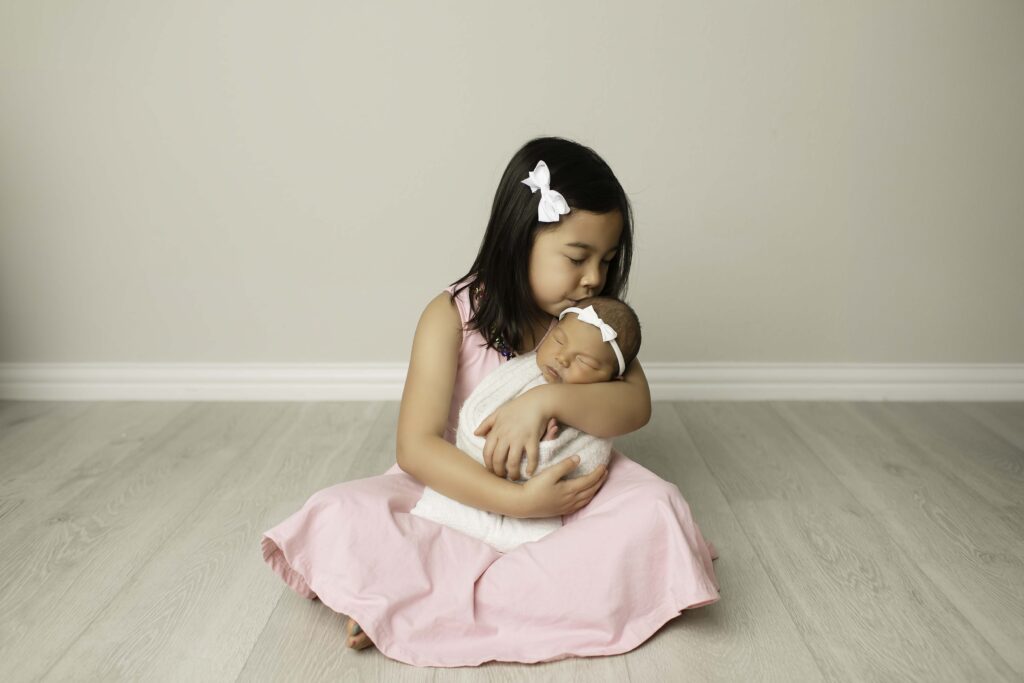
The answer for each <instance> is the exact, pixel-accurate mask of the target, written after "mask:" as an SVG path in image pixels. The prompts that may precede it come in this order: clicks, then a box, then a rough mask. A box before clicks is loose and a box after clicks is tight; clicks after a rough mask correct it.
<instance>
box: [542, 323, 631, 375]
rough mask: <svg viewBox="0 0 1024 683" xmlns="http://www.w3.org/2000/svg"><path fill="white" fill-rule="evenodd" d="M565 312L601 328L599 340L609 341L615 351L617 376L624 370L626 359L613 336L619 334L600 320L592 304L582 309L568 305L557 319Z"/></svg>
mask: <svg viewBox="0 0 1024 683" xmlns="http://www.w3.org/2000/svg"><path fill="white" fill-rule="evenodd" d="M566 313H575V314H576V317H577V318H578V319H579V321H580V322H584V323H589V324H591V325H593V326H594V327H596V328H597V329H599V330H601V341H606V342H609V343H610V344H611V345H612V351H614V352H615V358H617V359H618V361H619V376H621V375H622V373H624V372H625V371H626V361H625V359H623V357H622V349H620V348H619V343H618V342H617V341H615V338H616V337H617V336H619V333H618V332H616V331H615V330H614V329H612V326H611V325H609V324H608V323H606V322H605V321H603V320H601V318H600V316H598V315H597V311H595V310H594V307H593V306H587V307H586V308H583V309H580V308H576V307H575V306H570V307H569V308H567V309H565V310H564V311H562V312H561V313H559V314H558V319H559V320H561V319H562V318H564V317H565V314H566Z"/></svg>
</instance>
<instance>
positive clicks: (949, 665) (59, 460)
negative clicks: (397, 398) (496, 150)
mask: <svg viewBox="0 0 1024 683" xmlns="http://www.w3.org/2000/svg"><path fill="white" fill-rule="evenodd" d="M397 417H398V403H397V402H378V403H355V402H352V403H344V402H338V403H291V402H289V403H250V402H238V403H178V402H167V403H147V402H96V403H74V402H68V403H46V402H31V401H30V402H0V547H2V549H3V553H2V555H0V680H2V681H30V680H47V681H49V680H60V681H66V680H76V681H78V680H89V681H92V680H95V681H114V680H132V681H234V680H258V681H264V680H271V681H278V680H281V681H284V680H287V681H314V680H331V681H337V680H367V681H373V680H402V681H406V680H408V681H419V680H442V681H443V680H456V679H461V680H505V679H509V678H515V677H519V676H521V675H522V674H523V673H524V672H528V673H529V674H531V675H532V676H536V677H538V678H537V680H563V679H565V678H566V677H572V678H574V679H578V680H587V681H590V680H616V681H629V680H631V681H643V682H647V681H673V680H683V679H687V680H695V681H710V680H729V681H748V680H777V681H813V680H848V681H864V680H894V679H900V680H916V681H1001V680H1007V681H1010V680H1014V681H1020V680H1022V678H1024V646H1022V644H1024V403H963V404H960V403H857V402H854V403H839V402H835V403H833V402H819V403H805V402H743V403H732V402H681V403H656V404H655V409H654V417H653V418H652V420H651V422H650V424H648V425H647V426H646V427H645V428H644V429H642V430H640V431H639V432H636V433H634V434H632V435H630V436H627V437H621V438H619V439H616V447H617V448H618V449H619V450H621V451H622V452H624V453H625V454H627V455H628V456H630V457H631V458H633V459H634V460H636V461H638V462H639V463H641V464H642V465H644V466H646V467H648V468H649V469H651V470H653V471H654V472H656V473H657V474H658V475H660V476H662V477H664V478H665V479H668V480H671V481H673V482H675V483H676V484H677V485H678V486H679V488H680V490H681V491H682V493H683V496H684V497H685V498H686V499H687V501H688V502H689V503H690V506H691V508H692V509H693V512H694V515H695V517H696V519H697V521H698V523H699V524H700V526H701V530H702V531H703V533H704V535H705V537H706V538H708V539H709V540H711V541H713V542H714V544H715V546H716V547H717V548H718V551H719V553H720V554H721V557H720V558H719V559H718V560H716V561H715V569H716V572H717V575H718V578H719V581H720V582H721V585H722V599H721V600H720V601H719V602H718V603H716V604H714V605H711V606H708V607H704V608H699V609H696V610H690V611H685V612H684V613H683V614H682V615H681V616H679V617H678V618H676V619H674V620H672V621H671V622H669V623H668V624H666V625H665V627H664V628H662V629H661V630H660V631H659V632H658V633H656V634H655V635H654V636H653V637H652V638H651V639H650V640H648V641H647V642H646V643H644V644H643V645H641V646H640V647H638V648H637V649H635V650H633V651H632V652H628V653H626V654H623V655H619V656H614V657H598V658H584V659H569V660H562V661H559V662H551V663H548V664H539V665H518V664H507V663H490V664H486V665H484V666H481V667H478V668H459V669H440V668H438V669H432V668H416V667H411V666H407V665H404V664H401V663H399V662H396V661H393V660H390V659H388V658H386V657H384V656H382V655H381V654H380V653H379V652H378V651H377V650H375V649H368V650H364V651H360V652H357V651H352V650H349V649H347V648H346V647H345V646H344V635H343V632H342V625H343V623H344V618H343V617H342V615H339V614H336V613H334V612H332V611H331V610H330V609H329V608H327V607H325V606H324V605H323V604H322V603H320V602H319V601H310V600H305V599H303V598H301V597H299V596H298V595H296V594H295V593H293V592H292V591H291V590H290V589H288V588H287V587H286V586H285V585H284V583H283V582H282V581H281V580H280V579H279V578H278V577H277V576H276V575H275V574H273V573H272V572H271V570H270V569H269V567H267V566H266V565H265V564H264V563H263V560H262V557H261V554H260V543H259V541H260V536H261V533H262V532H263V531H264V530H266V529H268V528H270V527H271V526H273V525H274V524H276V523H278V522H279V521H281V520H282V519H284V518H285V517H286V516H288V515H289V514H291V513H292V512H294V511H295V510H296V509H298V507H299V506H300V505H301V504H302V503H303V502H304V501H305V500H306V498H308V497H309V495H311V494H312V493H313V492H314V491H316V490H318V489H321V488H324V487H326V486H329V485H332V484H335V483H338V482H340V481H345V480H348V479H354V478H359V477H365V476H371V475H374V474H379V473H381V472H383V471H384V470H385V469H386V468H387V467H388V466H390V465H391V464H392V463H393V461H394V450H395V443H394V434H395V427H396V423H397ZM595 598H599V596H595Z"/></svg>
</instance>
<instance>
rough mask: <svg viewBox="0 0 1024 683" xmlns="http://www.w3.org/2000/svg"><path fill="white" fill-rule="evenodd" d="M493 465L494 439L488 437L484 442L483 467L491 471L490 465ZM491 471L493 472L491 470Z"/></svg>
mask: <svg viewBox="0 0 1024 683" xmlns="http://www.w3.org/2000/svg"><path fill="white" fill-rule="evenodd" d="M493 463H494V439H493V438H491V437H490V436H488V437H487V441H485V442H484V467H486V468H487V469H489V470H490V469H492V468H491V465H492V464H493ZM492 471H493V470H492Z"/></svg>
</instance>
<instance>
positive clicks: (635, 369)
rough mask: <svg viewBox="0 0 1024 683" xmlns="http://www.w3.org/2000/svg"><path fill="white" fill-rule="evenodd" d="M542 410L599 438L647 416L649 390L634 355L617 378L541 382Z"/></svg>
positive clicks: (636, 426)
mask: <svg viewBox="0 0 1024 683" xmlns="http://www.w3.org/2000/svg"><path fill="white" fill-rule="evenodd" d="M530 391H540V392H542V396H543V399H544V402H545V406H546V414H547V415H549V416H551V417H554V418H556V419H557V420H558V421H559V422H561V423H562V424H566V425H569V426H570V427H575V428H576V429H578V430H580V431H581V432H586V433H587V434H590V435H592V436H597V437H601V438H612V437H616V436H622V435H623V434H629V433H630V432H634V431H636V430H638V429H640V428H641V427H643V426H644V425H645V424H647V423H648V422H649V421H650V419H651V390H650V387H648V386H647V377H646V376H645V375H644V371H643V368H641V367H640V360H639V359H637V358H634V359H633V361H632V362H631V363H630V364H629V367H627V368H626V372H625V374H623V376H622V379H621V380H612V381H610V382H594V383H593V384H543V385H541V386H538V387H534V388H533V389H531V390H530Z"/></svg>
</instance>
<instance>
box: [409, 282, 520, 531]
mask: <svg viewBox="0 0 1024 683" xmlns="http://www.w3.org/2000/svg"><path fill="white" fill-rule="evenodd" d="M461 344H462V319H461V318H460V317H459V311H458V309H457V308H456V307H455V303H454V302H453V301H452V299H451V297H450V296H449V294H448V292H441V293H440V294H439V295H438V296H436V297H435V298H434V299H433V300H432V301H431V302H430V303H429V304H427V307H426V308H425V309H424V311H423V314H422V315H421V316H420V321H419V324H418V325H417V327H416V336H415V338H414V339H413V346H412V358H411V360H410V362H409V371H408V374H407V375H406V378H405V388H404V389H403V391H402V404H401V407H400V408H399V413H398V434H397V456H398V466H399V467H401V468H402V470H403V471H405V472H407V473H408V474H410V475H411V476H413V477H415V478H416V479H417V480H418V481H419V482H420V483H422V484H424V485H425V486H429V487H430V488H432V489H434V490H435V491H437V492H438V493H441V494H442V495H445V496H448V497H449V498H454V499H455V500H457V501H459V502H461V503H464V504H466V505H470V506H472V507H475V508H478V509H481V510H487V511H489V512H496V513H498V514H502V515H513V516H514V515H517V514H520V513H521V510H519V507H520V495H519V494H520V491H521V486H520V485H519V484H516V483H513V482H511V481H508V480H506V479H504V478H502V477H498V476H496V475H495V474H494V473H493V472H491V471H489V470H487V469H485V468H484V466H483V465H481V464H480V463H478V462H477V461H476V460H474V459H473V458H471V457H470V456H469V455H467V454H466V453H463V452H462V451H460V450H459V449H458V448H456V447H455V446H453V445H452V444H451V443H449V442H448V441H447V440H445V438H444V431H445V428H446V427H447V425H448V410H449V408H450V406H451V400H452V391H453V390H454V388H455V374H456V371H457V369H458V357H459V346H460V345H461Z"/></svg>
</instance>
